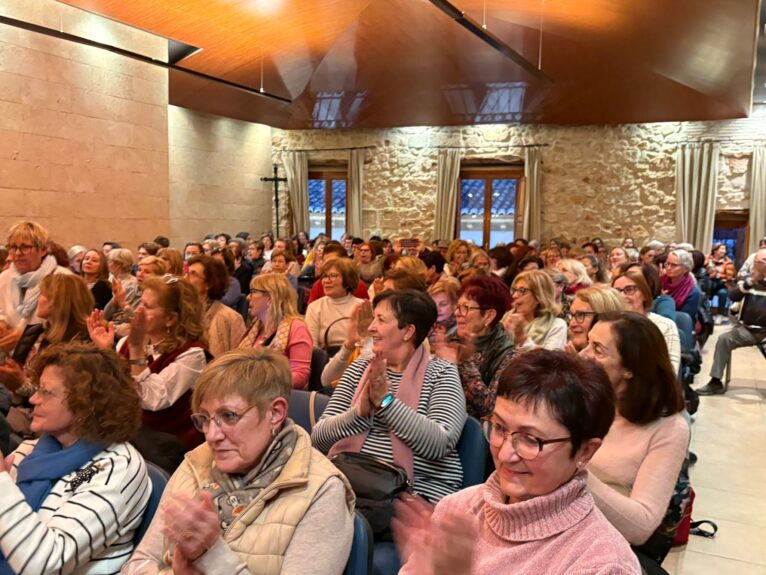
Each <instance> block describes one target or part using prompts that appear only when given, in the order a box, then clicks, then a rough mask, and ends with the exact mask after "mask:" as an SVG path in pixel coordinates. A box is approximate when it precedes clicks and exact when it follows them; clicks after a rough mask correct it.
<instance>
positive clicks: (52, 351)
mask: <svg viewBox="0 0 766 575" xmlns="http://www.w3.org/2000/svg"><path fill="white" fill-rule="evenodd" d="M49 366H56V367H58V368H59V369H61V370H62V372H63V375H64V385H65V387H66V389H67V395H66V400H65V401H66V404H67V406H68V407H69V410H70V411H71V412H72V416H73V421H72V432H73V433H74V435H76V436H77V437H80V438H82V439H86V440H89V441H97V442H101V443H107V444H109V443H115V442H122V441H129V440H131V439H132V438H133V436H134V435H135V433H136V431H138V427H139V426H140V425H141V399H140V398H139V396H138V390H137V388H136V383H135V382H134V381H133V378H132V377H130V376H129V375H128V374H127V370H126V369H125V365H124V361H123V360H122V359H121V358H120V357H119V356H118V355H117V354H116V353H115V352H114V351H113V350H111V349H101V348H99V347H97V346H96V345H94V344H90V343H64V344H58V345H52V346H50V347H49V348H48V349H46V350H45V351H43V352H42V353H40V355H38V356H37V357H35V359H34V360H33V362H32V369H31V381H32V383H33V384H34V385H38V384H39V383H40V374H42V372H43V370H44V369H45V368H46V367H49Z"/></svg>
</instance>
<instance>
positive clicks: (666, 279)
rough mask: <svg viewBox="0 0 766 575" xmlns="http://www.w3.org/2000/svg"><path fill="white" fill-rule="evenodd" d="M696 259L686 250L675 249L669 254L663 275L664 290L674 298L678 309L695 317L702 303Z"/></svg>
mask: <svg viewBox="0 0 766 575" xmlns="http://www.w3.org/2000/svg"><path fill="white" fill-rule="evenodd" d="M693 269H694V259H693V258H692V256H691V254H690V253H689V252H687V251H686V250H673V251H672V252H670V253H669V254H668V258H667V260H665V265H664V266H663V270H664V273H663V275H662V292H663V293H666V294H668V295H669V296H670V297H672V298H673V301H674V302H675V304H676V311H682V312H684V313H687V314H689V317H691V318H692V319H694V318H695V317H697V309H698V308H699V304H700V297H701V292H700V289H699V287H698V286H697V282H696V281H695V280H694V276H693V275H692V273H691V272H692V270H693Z"/></svg>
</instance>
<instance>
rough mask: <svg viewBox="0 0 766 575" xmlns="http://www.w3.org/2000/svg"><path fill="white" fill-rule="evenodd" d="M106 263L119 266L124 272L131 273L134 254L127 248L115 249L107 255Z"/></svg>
mask: <svg viewBox="0 0 766 575" xmlns="http://www.w3.org/2000/svg"><path fill="white" fill-rule="evenodd" d="M106 261H107V262H109V263H110V264H117V265H118V266H119V267H120V269H121V270H122V271H123V272H129V271H130V269H131V268H132V267H133V261H134V260H133V252H131V251H130V250H129V249H126V248H114V249H113V250H111V251H110V252H109V253H108V254H107V256H106Z"/></svg>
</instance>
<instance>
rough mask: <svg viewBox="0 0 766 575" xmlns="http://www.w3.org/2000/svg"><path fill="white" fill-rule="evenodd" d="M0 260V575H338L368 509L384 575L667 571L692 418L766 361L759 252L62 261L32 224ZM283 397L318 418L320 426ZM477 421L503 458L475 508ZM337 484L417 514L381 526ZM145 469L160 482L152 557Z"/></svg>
mask: <svg viewBox="0 0 766 575" xmlns="http://www.w3.org/2000/svg"><path fill="white" fill-rule="evenodd" d="M610 247H611V249H610ZM699 247H700V248H704V247H703V246H699ZM2 253H5V254H6V256H7V261H4V262H0V263H2V264H3V271H2V273H0V359H1V362H0V384H1V385H0V451H2V453H3V455H4V457H3V458H0V575H4V574H6V573H18V574H21V573H27V572H35V573H38V572H39V573H54V572H56V573H85V572H117V571H119V570H122V571H123V572H124V573H136V574H138V573H158V572H161V571H164V570H172V572H174V573H177V574H181V573H245V572H250V573H269V574H272V573H273V574H278V573H282V574H298V573H300V574H306V573H318V574H319V573H321V574H323V575H324V574H333V573H335V574H340V573H342V572H343V569H344V566H345V563H346V559H347V557H348V555H349V551H350V549H351V540H352V536H353V532H354V510H355V501H356V500H357V498H359V499H358V502H359V503H361V501H362V498H364V501H365V505H366V507H364V510H365V511H364V512H365V514H370V515H369V516H368V519H370V520H371V521H372V520H373V518H374V521H375V522H374V525H375V541H376V542H378V543H383V542H387V541H391V540H392V539H393V540H394V541H395V542H396V544H397V551H396V552H395V553H394V555H395V557H393V559H392V558H391V557H387V558H386V561H385V562H381V561H375V563H374V568H373V569H374V572H375V573H380V574H383V575H387V573H396V572H401V573H407V574H409V573H413V574H418V575H420V574H430V573H433V574H436V573H447V572H449V573H456V574H457V573H459V574H469V573H471V574H482V575H483V574H485V573H486V574H489V573H495V572H498V571H502V570H503V566H504V565H508V564H511V563H512V564H513V565H515V566H516V567H517V570H518V572H519V573H541V572H546V573H547V572H550V573H562V574H563V573H572V572H593V573H618V574H619V573H641V572H642V569H643V570H644V572H649V573H652V572H656V573H661V572H662V571H661V568H660V563H661V560H662V557H663V555H664V554H665V553H667V551H668V550H669V548H670V545H671V543H672V539H673V537H672V536H673V533H674V530H675V528H676V527H677V525H678V522H679V521H680V519H681V516H682V515H683V509H681V508H679V507H678V506H679V505H681V504H680V503H679V502H678V498H676V497H674V495H675V493H676V490H677V488H678V484H679V482H680V480H681V479H683V477H684V474H685V473H686V471H685V470H686V466H687V464H688V462H689V457H690V454H689V452H688V447H689V438H690V419H689V417H688V415H689V411H691V410H693V408H692V404H691V403H690V396H696V395H716V394H721V393H724V392H725V391H726V382H725V381H724V378H725V375H724V373H725V370H726V367H727V365H729V364H730V362H731V352H732V350H733V349H735V348H737V347H743V346H752V345H756V344H759V343H761V342H763V341H764V339H765V338H766V295H764V294H766V238H764V239H762V240H761V245H760V249H759V250H758V251H757V252H755V253H754V254H751V256H750V257H749V258H748V259H747V261H746V262H745V263H744V265H743V266H742V268H741V269H740V270H739V271H737V270H736V269H735V266H734V263H733V261H732V259H731V257H730V255H731V254H728V252H727V246H726V245H723V244H716V245H714V246H713V249H712V250H711V251H710V253H709V254H707V255H706V254H705V253H703V251H701V250H696V249H695V247H694V246H691V245H688V244H664V243H661V242H659V241H657V240H652V241H648V242H646V244H645V245H643V246H639V245H638V244H636V242H634V241H633V239H631V238H626V239H625V240H624V241H622V242H621V243H620V245H614V246H607V245H606V244H605V242H603V241H602V240H600V239H599V238H592V239H590V240H588V241H583V242H580V243H575V242H574V241H573V240H571V239H570V238H567V237H563V236H562V237H558V238H556V239H554V240H551V241H550V242H548V243H547V244H541V243H540V242H539V241H536V240H530V241H528V240H525V239H518V240H516V241H515V242H513V243H512V244H510V245H498V246H494V247H493V248H492V249H491V250H488V251H485V250H484V249H482V247H480V246H475V245H472V244H471V243H469V242H466V241H464V240H460V239H456V240H454V241H451V242H450V241H444V240H442V241H435V242H433V243H431V244H430V245H428V244H426V242H424V241H423V240H421V239H409V240H395V241H391V240H389V239H385V238H381V237H378V236H373V237H370V238H355V237H351V236H350V235H344V236H343V237H342V238H341V240H340V241H335V240H331V239H329V238H327V237H324V236H321V235H320V236H319V237H317V238H313V239H310V238H309V237H308V236H307V235H306V234H305V233H299V234H297V235H295V236H294V237H291V238H274V237H273V236H272V235H271V234H269V233H266V234H263V235H262V236H260V237H258V238H254V237H252V236H251V235H250V234H249V233H246V232H241V233H239V234H237V235H236V237H233V238H232V237H231V236H229V235H228V234H226V233H218V234H211V235H210V236H209V237H207V238H205V239H204V240H202V241H200V242H189V243H187V244H186V245H185V246H183V249H180V246H179V247H178V248H177V247H175V246H171V245H170V242H169V241H168V239H167V238H165V237H162V236H158V237H157V238H155V239H154V240H153V241H147V242H144V243H141V244H140V245H139V246H137V247H136V250H135V252H134V251H133V250H131V249H128V248H126V247H122V246H120V245H118V244H116V243H115V242H111V241H108V242H104V243H103V244H102V245H101V246H100V247H91V248H87V247H84V246H72V247H71V248H69V249H68V250H67V249H66V248H65V247H63V246H61V245H59V244H57V243H55V242H54V241H52V239H51V238H50V237H49V234H48V232H47V230H45V228H43V227H42V226H40V225H39V224H37V223H35V222H31V221H23V222H19V223H17V224H15V225H14V226H13V227H12V228H11V229H10V232H9V235H8V241H7V245H6V247H5V250H0V254H2ZM134 253H135V257H134ZM728 322H731V323H732V324H733V325H732V327H731V329H730V330H728V331H726V332H725V333H723V334H722V335H721V336H720V337H719V338H718V340H717V344H716V348H715V355H714V361H713V367H712V369H711V373H710V376H711V378H710V381H709V382H708V383H707V384H706V385H705V386H703V387H701V388H699V389H697V390H696V391H695V390H693V389H692V388H691V386H690V381H691V380H692V379H693V372H694V368H695V366H694V362H695V353H698V352H699V348H700V346H701V345H704V340H705V337H706V335H709V330H711V329H712V326H713V325H715V324H716V323H728ZM697 367H698V366H697ZM690 373H691V374H692V375H691V376H690ZM293 390H300V392H302V391H307V390H311V391H317V392H319V393H323V394H327V395H330V398H329V403H328V404H327V407H326V409H325V410H324V412H323V413H322V415H321V417H319V418H318V421H316V424H315V425H313V424H312V427H313V428H312V429H304V428H302V427H301V426H300V425H298V424H296V423H295V422H294V421H293V420H292V419H291V418H290V417H288V406H289V403H290V400H291V395H292V393H293ZM312 417H313V415H312ZM471 418H475V419H477V420H479V421H480V423H481V427H482V429H483V430H484V437H485V439H486V445H487V449H488V453H489V457H488V459H487V461H486V462H483V464H486V481H485V482H484V483H482V484H480V485H475V486H472V487H468V488H465V489H464V469H463V464H464V463H463V462H462V461H461V458H460V457H459V453H458V443H459V441H460V439H461V436H462V434H463V431H464V429H465V428H466V426H467V425H468V424H469V423H470V421H469V420H470V419H471ZM348 454H356V457H357V459H353V458H351V459H349V458H348V457H347V456H348ZM341 460H342V461H344V465H349V461H352V462H355V463H354V465H359V466H363V465H372V464H371V463H370V462H377V463H376V464H377V465H382V466H384V467H385V468H386V469H389V470H392V473H394V475H396V474H399V476H400V477H401V478H402V479H403V480H404V487H403V488H404V491H405V492H406V493H405V495H402V496H401V497H399V498H398V499H397V502H396V504H395V505H394V504H393V503H392V502H391V501H390V498H389V499H386V497H381V498H380V500H379V501H375V502H374V503H375V505H372V506H370V505H369V497H370V495H369V493H368V490H366V489H365V487H366V486H365V485H360V484H359V481H360V479H359V477H360V476H358V475H349V474H344V473H343V472H341V470H340V468H341V464H340V463H339V462H340V461H341ZM333 462H336V463H337V465H333ZM365 462H367V463H365ZM152 465H156V466H159V467H161V468H163V469H165V470H166V471H167V472H168V473H169V474H171V475H172V476H171V477H170V480H169V483H168V485H167V487H166V489H165V493H164V495H163V505H162V506H161V507H160V508H159V510H158V511H157V513H156V514H155V515H154V517H153V519H152V520H151V524H150V525H149V526H148V529H147V530H145V532H143V530H142V529H141V525H142V521H143V516H144V513H145V510H146V508H147V505H148V501H149V497H150V493H151V490H152V487H151V482H150V480H149V474H148V466H152ZM347 475H348V476H347ZM361 493H364V495H363V496H362V495H361ZM668 502H670V505H669V504H668ZM376 506H377V510H376ZM357 508H358V509H361V508H362V507H357ZM370 509H373V511H370ZM372 513H375V515H374V517H373V515H372ZM381 517H385V518H386V519H385V521H383V523H382V524H379V523H380V518H381ZM392 517H393V519H392ZM673 518H675V519H673ZM328 534H329V535H328ZM373 559H375V557H374V558H373ZM96 566H98V567H96Z"/></svg>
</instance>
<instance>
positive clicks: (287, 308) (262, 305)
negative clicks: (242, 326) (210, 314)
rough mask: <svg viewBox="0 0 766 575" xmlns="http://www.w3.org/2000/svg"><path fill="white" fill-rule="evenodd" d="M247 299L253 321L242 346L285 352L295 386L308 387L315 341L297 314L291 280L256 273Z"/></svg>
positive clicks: (279, 275)
mask: <svg viewBox="0 0 766 575" xmlns="http://www.w3.org/2000/svg"><path fill="white" fill-rule="evenodd" d="M247 299H248V301H249V302H250V315H251V317H252V318H253V324H252V325H251V326H250V329H249V330H248V332H247V333H246V334H245V337H244V338H243V339H242V341H241V342H240V344H239V347H240V348H243V349H251V348H254V347H270V348H272V349H275V350H277V351H279V352H281V353H283V354H284V355H285V357H286V358H287V359H288V360H289V361H290V369H291V370H292V374H293V375H292V378H293V387H294V388H295V389H308V386H309V376H310V375H311V353H312V350H313V348H314V343H313V340H312V339H311V333H310V332H309V328H308V326H306V322H305V321H303V320H302V319H301V317H300V316H299V315H298V310H297V308H296V306H295V303H296V301H297V299H298V294H296V293H295V290H294V289H293V286H292V285H290V280H288V279H287V276H285V275H282V274H265V275H262V276H256V277H254V278H253V281H252V282H250V295H249V296H248V297H247Z"/></svg>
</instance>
